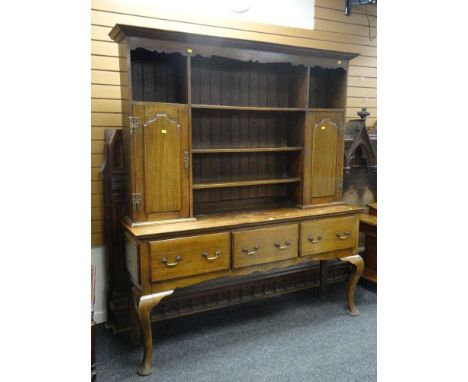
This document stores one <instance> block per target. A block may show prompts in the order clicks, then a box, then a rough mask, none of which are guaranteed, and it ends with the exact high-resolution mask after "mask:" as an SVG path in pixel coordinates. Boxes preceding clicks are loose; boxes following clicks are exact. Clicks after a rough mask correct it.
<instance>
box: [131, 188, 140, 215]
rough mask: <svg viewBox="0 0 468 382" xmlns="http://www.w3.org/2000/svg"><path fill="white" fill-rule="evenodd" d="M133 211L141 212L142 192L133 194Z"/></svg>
mask: <svg viewBox="0 0 468 382" xmlns="http://www.w3.org/2000/svg"><path fill="white" fill-rule="evenodd" d="M132 205H133V211H140V207H141V192H134V193H133V194H132Z"/></svg>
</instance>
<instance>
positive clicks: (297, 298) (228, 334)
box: [96, 283, 377, 382]
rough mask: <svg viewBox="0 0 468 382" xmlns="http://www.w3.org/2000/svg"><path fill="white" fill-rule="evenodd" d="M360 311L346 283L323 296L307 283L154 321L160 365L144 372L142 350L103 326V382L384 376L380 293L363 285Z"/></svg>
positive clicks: (280, 381)
mask: <svg viewBox="0 0 468 382" xmlns="http://www.w3.org/2000/svg"><path fill="white" fill-rule="evenodd" d="M356 306H357V307H358V309H359V310H360V312H361V315H360V316H358V317H352V316H349V315H347V314H346V313H345V284H344V283H339V284H334V285H330V286H329V296H328V298H327V299H326V300H320V299H319V298H318V295H317V290H306V291H300V292H296V293H291V294H287V295H283V296H279V297H274V298H271V299H266V300H262V301H256V302H252V303H247V304H243V305H239V306H234V307H229V308H224V309H220V310H216V311H211V312H205V313H199V314H195V315H192V316H188V317H181V318H177V319H173V320H168V321H164V322H160V323H157V324H154V325H153V341H154V346H155V348H154V351H153V355H154V358H153V359H154V366H155V370H154V372H153V374H152V375H150V376H148V377H140V376H138V375H137V374H136V369H137V366H138V365H139V363H140V361H141V358H142V349H141V348H140V347H132V346H130V345H129V343H128V339H127V335H125V334H122V335H113V334H112V333H111V332H110V331H109V330H106V329H105V328H104V325H103V324H101V325H98V327H97V338H96V342H97V345H96V358H97V370H98V376H97V381H98V382H104V381H119V382H120V381H122V382H124V381H140V382H143V381H145V382H152V381H158V382H164V381H171V382H179V381H180V382H202V381H203V382H231V381H232V382H234V381H236V382H237V381H242V382H250V381H255V382H262V381H275V382H286V381H294V382H299V381H309V382H310V381H319V382H327V381H330V382H331V381H333V382H341V381H343V382H344V381H346V382H350V381H360V382H365V381H376V380H377V360H376V357H377V338H376V337H377V292H376V290H375V288H372V287H370V286H368V285H367V286H365V287H363V286H361V285H358V287H357V289H356Z"/></svg>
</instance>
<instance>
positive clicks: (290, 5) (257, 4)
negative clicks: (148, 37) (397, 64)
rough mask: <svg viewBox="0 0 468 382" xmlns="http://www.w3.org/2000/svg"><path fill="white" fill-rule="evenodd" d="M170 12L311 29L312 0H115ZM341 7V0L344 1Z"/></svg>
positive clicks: (312, 25) (313, 2) (312, 21)
mask: <svg viewBox="0 0 468 382" xmlns="http://www.w3.org/2000/svg"><path fill="white" fill-rule="evenodd" d="M114 1H116V2H119V3H131V4H132V5H136V4H138V5H141V6H145V7H148V8H152V9H157V10H158V11H162V12H170V13H173V14H179V15H181V14H186V15H191V16H193V15H201V16H208V17H221V18H226V19H234V20H245V21H253V22H257V23H262V24H271V25H283V26H286V27H293V28H304V29H314V13H315V12H314V11H315V6H314V5H315V1H314V0H289V1H271V0H197V1H193V0H172V1H159V2H158V1H155V0H114ZM343 7H344V4H343Z"/></svg>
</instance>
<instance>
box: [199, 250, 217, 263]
mask: <svg viewBox="0 0 468 382" xmlns="http://www.w3.org/2000/svg"><path fill="white" fill-rule="evenodd" d="M220 254H221V252H220V251H216V252H215V255H214V256H212V257H210V255H208V253H206V252H203V253H202V256H205V257H206V259H207V260H208V261H214V260H216V259H217V258H218V257H219V255H220Z"/></svg>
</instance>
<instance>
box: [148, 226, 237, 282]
mask: <svg viewBox="0 0 468 382" xmlns="http://www.w3.org/2000/svg"><path fill="white" fill-rule="evenodd" d="M229 235H230V234H229V232H224V233H216V234H209V235H200V236H190V237H182V238H176V239H168V240H158V241H151V242H150V243H149V245H150V261H151V275H150V278H151V281H152V282H157V281H163V280H169V279H174V278H177V277H185V276H192V275H198V274H202V273H208V272H214V271H222V270H226V269H229V265H230V237H229Z"/></svg>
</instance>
